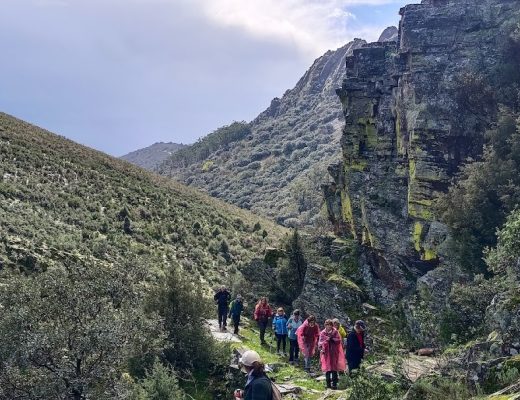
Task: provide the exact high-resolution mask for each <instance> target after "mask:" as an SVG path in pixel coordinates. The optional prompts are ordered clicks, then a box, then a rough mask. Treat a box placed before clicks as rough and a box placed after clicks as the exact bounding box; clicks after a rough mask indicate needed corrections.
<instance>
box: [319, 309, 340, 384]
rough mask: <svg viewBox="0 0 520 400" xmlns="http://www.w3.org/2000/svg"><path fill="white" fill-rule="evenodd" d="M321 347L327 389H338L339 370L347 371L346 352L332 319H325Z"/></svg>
mask: <svg viewBox="0 0 520 400" xmlns="http://www.w3.org/2000/svg"><path fill="white" fill-rule="evenodd" d="M318 348H319V349H320V361H321V370H322V371H323V372H325V379H326V382H327V389H332V390H336V389H337V388H338V372H341V371H345V354H344V353H343V345H342V342H341V335H340V334H339V332H338V330H337V329H336V328H334V323H333V322H332V320H331V319H328V320H326V321H325V329H323V330H322V331H321V333H320V339H319V341H318Z"/></svg>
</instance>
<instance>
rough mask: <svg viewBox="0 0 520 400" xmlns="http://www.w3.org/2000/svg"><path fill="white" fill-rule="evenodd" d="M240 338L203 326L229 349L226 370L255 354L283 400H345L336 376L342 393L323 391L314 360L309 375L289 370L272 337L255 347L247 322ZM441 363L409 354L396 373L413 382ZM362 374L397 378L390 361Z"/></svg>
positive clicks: (299, 368)
mask: <svg viewBox="0 0 520 400" xmlns="http://www.w3.org/2000/svg"><path fill="white" fill-rule="evenodd" d="M241 325H242V326H241V329H240V335H239V336H237V335H233V334H232V328H231V330H229V331H228V332H220V330H219V327H218V322H217V320H208V321H207V326H208V328H209V330H210V332H211V334H212V336H213V337H214V338H215V339H216V340H218V341H221V342H228V343H230V344H231V346H232V349H233V356H232V360H231V363H230V368H232V369H234V370H236V371H238V370H239V367H238V360H239V358H240V356H241V354H243V353H244V352H245V351H246V350H255V351H257V352H258V353H259V354H260V356H261V357H262V360H263V361H264V362H265V363H266V366H267V368H268V370H269V372H268V375H269V376H270V377H271V378H272V379H273V380H274V381H275V383H276V385H277V386H278V387H279V389H280V392H281V393H282V395H284V397H286V398H288V399H289V398H292V399H303V400H335V399H338V400H348V399H349V389H348V387H346V385H345V384H343V385H342V382H345V381H346V376H345V375H343V374H342V375H341V376H340V383H339V386H340V388H342V387H345V388H344V389H343V390H330V389H325V376H324V374H323V373H322V372H321V370H320V368H319V365H318V359H317V358H315V360H314V363H313V365H312V371H313V373H311V374H308V373H307V372H305V371H304V370H303V365H297V366H293V365H290V364H289V363H288V361H287V357H281V356H279V355H278V354H276V342H275V339H274V335H271V334H270V333H267V334H266V341H267V345H265V346H261V345H260V343H259V335H258V331H257V330H256V328H255V327H254V325H253V324H252V323H251V321H249V320H247V319H244V322H243V323H242V324H241ZM442 362H443V361H442V359H441V358H438V357H420V356H417V355H415V354H409V355H408V356H407V357H404V358H403V360H402V364H401V367H400V370H401V372H402V373H404V374H405V375H406V378H407V379H409V380H410V381H412V382H415V381H416V380H417V379H419V378H420V377H422V376H426V375H430V374H434V373H435V372H436V371H437V370H438V369H440V368H441V366H442ZM366 370H367V371H368V372H370V373H373V374H376V375H379V376H381V377H382V378H383V379H385V380H386V381H388V382H391V381H395V380H396V379H397V378H398V377H397V376H396V373H395V372H394V367H393V361H392V360H380V361H376V362H373V363H370V364H369V363H367V364H366Z"/></svg>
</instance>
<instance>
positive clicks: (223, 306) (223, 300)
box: [213, 285, 231, 331]
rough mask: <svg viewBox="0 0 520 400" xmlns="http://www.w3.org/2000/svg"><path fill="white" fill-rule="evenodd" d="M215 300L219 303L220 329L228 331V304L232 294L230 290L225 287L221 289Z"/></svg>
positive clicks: (214, 297)
mask: <svg viewBox="0 0 520 400" xmlns="http://www.w3.org/2000/svg"><path fill="white" fill-rule="evenodd" d="M213 299H214V300H215V302H216V303H217V311H218V328H219V329H220V330H221V331H225V330H226V326H227V314H228V304H229V300H231V294H229V292H228V290H227V289H226V287H225V286H224V285H222V286H221V287H220V289H219V290H218V292H217V293H215V296H213Z"/></svg>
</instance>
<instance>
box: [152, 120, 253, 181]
mask: <svg viewBox="0 0 520 400" xmlns="http://www.w3.org/2000/svg"><path fill="white" fill-rule="evenodd" d="M250 134H251V127H250V126H249V124H248V123H246V122H245V121H242V122H233V123H232V124H230V125H226V126H223V127H222V128H219V129H217V130H215V131H213V132H211V133H210V134H209V135H207V136H204V137H203V138H201V139H199V140H198V141H197V142H196V143H195V144H193V145H191V146H188V147H183V148H182V149H180V150H177V151H176V152H175V153H173V154H172V156H171V157H170V158H169V159H167V160H166V161H165V162H164V163H163V164H161V165H160V166H159V168H158V170H159V172H160V173H169V171H170V169H171V168H178V167H186V166H188V165H190V164H193V163H198V162H201V161H204V160H206V159H207V158H208V157H209V156H210V154H211V153H213V152H214V151H217V150H220V149H223V148H225V147H226V146H228V145H229V144H231V143H233V142H236V141H239V140H242V139H244V138H246V137H247V136H248V135H250ZM212 164H213V161H206V162H205V163H203V165H202V171H203V172H207V171H209V170H210V168H211V166H212Z"/></svg>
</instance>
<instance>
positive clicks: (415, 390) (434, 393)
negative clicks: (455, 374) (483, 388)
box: [407, 377, 473, 400]
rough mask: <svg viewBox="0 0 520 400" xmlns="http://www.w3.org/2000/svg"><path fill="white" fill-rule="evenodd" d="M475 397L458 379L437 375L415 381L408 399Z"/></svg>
mask: <svg viewBox="0 0 520 400" xmlns="http://www.w3.org/2000/svg"><path fill="white" fill-rule="evenodd" d="M471 398H473V396H472V394H471V393H470V391H469V389H468V388H467V386H466V385H465V384H464V383H463V382H460V381H458V380H457V379H452V378H444V377H435V378H424V379H420V380H418V381H417V382H415V383H414V384H413V385H412V387H411V388H410V390H409V391H408V395H407V399H408V400H447V399H449V400H468V399H471Z"/></svg>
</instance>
